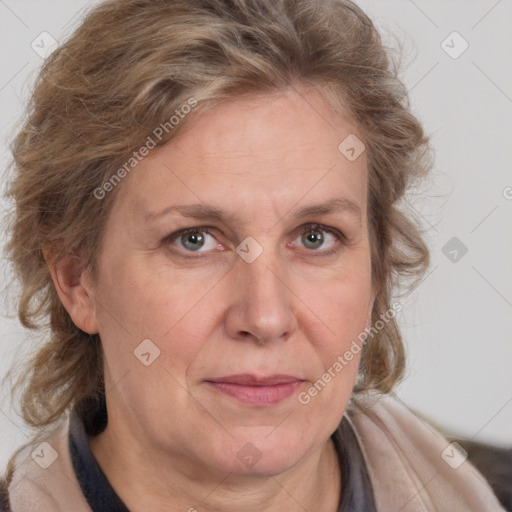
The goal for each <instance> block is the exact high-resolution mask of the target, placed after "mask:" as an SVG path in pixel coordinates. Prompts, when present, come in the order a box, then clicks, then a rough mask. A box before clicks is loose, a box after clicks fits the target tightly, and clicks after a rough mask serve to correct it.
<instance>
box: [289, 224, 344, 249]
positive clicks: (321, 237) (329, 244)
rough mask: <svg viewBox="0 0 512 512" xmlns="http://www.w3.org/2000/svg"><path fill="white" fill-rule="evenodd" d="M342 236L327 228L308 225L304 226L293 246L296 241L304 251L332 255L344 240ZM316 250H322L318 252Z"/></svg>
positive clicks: (295, 243) (338, 232)
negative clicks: (308, 250) (309, 250)
mask: <svg viewBox="0 0 512 512" xmlns="http://www.w3.org/2000/svg"><path fill="white" fill-rule="evenodd" d="M344 238H345V237H344V235H343V233H341V232H340V231H338V230H336V229H334V228H328V227H326V226H321V225H319V224H308V225H307V226H305V227H304V228H303V230H302V232H301V234H300V235H299V236H298V237H297V238H296V239H295V240H294V241H293V245H294V246H296V245H297V240H299V243H300V244H302V245H303V246H304V247H305V248H306V249H311V250H313V251H315V252H320V253H321V254H322V255H324V254H332V253H333V252H336V251H337V250H338V249H339V246H340V245H341V244H340V242H342V241H343V240H344ZM318 249H323V250H322V251H318Z"/></svg>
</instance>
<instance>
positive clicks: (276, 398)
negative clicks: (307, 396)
mask: <svg viewBox="0 0 512 512" xmlns="http://www.w3.org/2000/svg"><path fill="white" fill-rule="evenodd" d="M206 383H207V384H208V385H209V386H210V388H212V389H213V390H215V391H217V392H219V393H221V394H223V395H226V396H229V397H231V398H234V399H236V400H238V401H239V402H242V403H244V404H248V405H256V406H269V405H274V404H277V403H279V402H281V401H283V400H285V399H286V398H289V397H290V396H291V395H293V394H294V392H295V391H296V390H297V389H298V388H299V387H301V386H302V384H303V383H304V380H303V379H300V378H298V377H294V376H291V375H271V376H268V377H259V376H256V375H250V374H243V375H229V376H227V377H220V378H218V379H211V380H207V381H206Z"/></svg>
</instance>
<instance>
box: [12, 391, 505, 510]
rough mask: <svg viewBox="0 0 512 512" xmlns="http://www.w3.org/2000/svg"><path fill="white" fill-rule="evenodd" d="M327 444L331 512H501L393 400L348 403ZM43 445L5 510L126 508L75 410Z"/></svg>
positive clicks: (483, 487) (26, 458)
mask: <svg viewBox="0 0 512 512" xmlns="http://www.w3.org/2000/svg"><path fill="white" fill-rule="evenodd" d="M331 438H332V440H333V442H334V445H335V447H336V450H337V453H338V457H339V460H340V467H341V471H342V482H343V485H342V499H341V503H340V506H339V508H338V512H359V511H361V512H374V511H375V512H397V511H401V512H427V511H428V512H430V511H449V512H458V511H460V512H462V511H464V512H471V511H475V512H477V511H478V512H483V511H486V512H487V511H488V512H492V511H503V510H504V509H503V508H502V507H501V506H500V505H499V503H498V501H497V499H496V498H495V497H494V495H493V493H492V491H491V489H490V487H489V486H488V485H487V483H486V482H485V480H484V478H483V477H482V476H481V475H480V473H478V472H477V470H476V469H475V468H474V467H473V466H472V465H471V464H469V462H467V461H464V462H461V460H462V459H461V458H460V456H459V455H457V454H456V453H455V452H453V448H450V447H448V442H447V441H446V440H445V439H444V438H443V437H442V436H441V435H440V434H439V433H438V432H436V431H434V430H432V429H431V428H430V427H429V426H427V425H425V424H424V423H423V422H422V421H421V420H419V419H418V418H417V417H416V416H415V415H414V414H413V413H412V412H410V411H409V410H408V409H407V408H406V407H404V406H403V405H402V404H401V403H400V402H399V401H398V400H396V399H395V398H393V397H392V396H388V395H378V394H376V393H370V394H367V395H365V396H359V397H357V398H354V399H353V400H352V401H351V403H350V405H349V407H348V408H347V410H346V412H345V415H344V417H343V420H342V421H341V423H340V425H339V426H338V428H337V429H336V431H335V432H334V433H333V435H332V436H331ZM39 442H41V440H39ZM46 442H47V443H48V444H49V445H50V446H51V447H53V449H55V450H56V452H57V454H58V457H57V459H56V460H55V461H54V462H53V463H52V464H51V465H50V466H49V467H48V468H47V469H43V468H41V467H40V466H39V465H38V464H37V463H36V462H35V459H33V458H32V457H31V454H33V453H38V449H39V448H37V449H36V450H35V448H36V447H39V446H40V445H39V444H34V445H31V446H29V447H27V448H26V449H24V450H23V451H22V452H21V453H20V454H19V456H18V457H17V459H16V462H15V471H14V475H13V478H12V479H11V482H10V484H9V494H10V504H11V511H12V512H50V511H51V512H64V511H66V512H68V511H70V510H72V511H73V512H98V511H99V512H103V511H104V510H105V511H108V512H125V511H126V510H128V509H127V508H126V506H125V505H124V504H123V503H122V501H121V500H120V499H119V497H118V496H117V495H116V494H115V492H114V490H113V489H112V487H111V486H110V484H109V483H108V480H107V479H106V477H105V475H104V474H103V473H102V471H101V469H100V467H99V465H98V464H97V463H96V461H95V459H94V457H93V455H92V452H91V451H90V449H89V446H88V439H87V434H86V430H85V426H84V424H83V422H82V420H81V418H80V417H79V416H78V414H77V413H76V411H73V413H72V414H71V417H70V419H69V420H65V421H64V422H63V423H62V424H61V425H59V426H58V428H56V429H55V430H54V431H53V432H52V433H49V434H48V435H47V437H46ZM447 447H448V452H446V450H445V449H446V448H447ZM46 449H47V448H46ZM34 450H35V452H34ZM442 453H445V454H446V453H448V455H449V456H451V458H452V460H450V458H449V457H448V458H447V457H446V455H445V458H444V459H443V458H442V456H441V454H442ZM452 453H453V454H452ZM445 460H448V461H449V462H450V463H451V464H452V466H454V467H452V466H450V465H449V464H448V463H447V462H445ZM459 462H461V464H460V465H459V466H458V467H456V468H455V465H457V464H458V463H459ZM455 463H457V464H455Z"/></svg>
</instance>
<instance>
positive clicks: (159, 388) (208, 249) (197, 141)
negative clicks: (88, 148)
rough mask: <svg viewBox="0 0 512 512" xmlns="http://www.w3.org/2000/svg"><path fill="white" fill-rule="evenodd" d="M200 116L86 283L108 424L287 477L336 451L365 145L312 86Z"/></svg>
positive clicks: (346, 387)
mask: <svg viewBox="0 0 512 512" xmlns="http://www.w3.org/2000/svg"><path fill="white" fill-rule="evenodd" d="M192 115H194V113H192V114H190V116H191V119H190V120H187V121H191V122H190V124H189V125H188V126H187V127H186V130H185V131H183V132H182V133H180V135H179V137H177V138H175V139H174V140H173V141H171V142H170V143H167V144H166V145H164V146H162V147H160V148H157V149H155V150H153V151H151V152H150V154H149V155H148V156H147V157H146V158H145V159H144V160H142V161H141V162H140V163H139V164H138V165H137V167H136V168H135V169H134V170H133V171H132V172H131V174H130V175H129V176H127V177H126V178H125V179H124V181H123V182H122V183H121V184H120V185H118V187H120V189H119V191H118V192H119V194H118V196H117V197H116V200H115V203H114V206H113V210H112V212H111V215H110V217H109V220H108V223H107V226H106V231H105V234H104V238H103V246H102V251H101V253H100V255H99V267H98V268H99V274H98V276H99V278H98V280H97V283H96V285H95V287H91V288H90V292H91V296H93V297H94V302H93V306H92V309H91V316H92V318H94V325H95V326H96V329H97V331H98V332H99V333H100V336H101V340H102V344H103V348H104V353H105V377H106V390H107V407H108V411H109V427H108V428H111V429H113V430H114V431H115V432H117V433H118V434H120V435H122V438H123V439H131V440H132V441H133V447H135V446H136V447H137V448H133V449H136V450H140V453H141V454H142V453H146V454H147V453H151V454H156V455H155V457H162V458H164V457H165V458H166V460H169V457H172V460H174V461H176V463H177V464H179V466H180V468H182V469H183V471H187V470H190V471H191V472H192V471H197V468H198V467H201V465H203V467H208V468H209V469H210V470H212V469H214V470H218V471H223V472H235V473H244V472H245V473H252V474H256V473H258V474H267V473H270V474H279V473H281V472H284V471H286V470H287V469H289V468H291V467H293V466H294V465H296V464H298V463H300V462H301V461H303V460H305V458H306V457H308V455H311V454H312V453H313V452H314V451H315V450H318V449H319V448H320V447H321V446H323V445H324V444H325V442H326V441H327V440H328V438H329V436H330V435H331V434H332V432H333V431H334V430H335V429H336V426H337V425H338V423H339V422H340V420H341V417H342V414H343V412H344V410H345V407H346V405H347V402H348V400H349V397H350V395H351V392H352V388H353V385H354V381H355V377H356V373H357V370H358V365H359V355H360V354H359V351H358V350H357V349H356V345H355V344H354V343H353V342H354V340H356V339H357V335H358V334H359V333H360V332H361V331H362V330H363V329H364V328H365V327H366V326H367V322H368V319H369V316H370V313H371V308H372V304H373V300H372V299H373V295H372V287H371V275H370V247H369V241H368V233H367V217H366V204H367V196H366V194H367V192H366V191H367V169H366V156H365V154H364V153H362V154H361V155H360V156H359V157H358V158H357V159H355V160H354V159H353V156H354V155H353V154H352V153H353V152H352V151H350V148H348V150H347V148H345V146H343V148H344V151H345V153H344V154H343V153H342V152H340V150H339V149H338V146H339V144H340V143H341V142H342V141H344V139H345V138H346V137H347V136H349V135H351V134H356V133H357V130H356V128H355V127H354V126H353V125H352V124H351V123H350V122H349V121H348V120H347V119H346V118H344V117H343V116H342V115H341V114H339V113H335V112H334V111H332V110H331V109H330V108H329V107H328V106H327V104H326V103H324V101H323V100H322V99H321V97H320V95H319V94H318V93H317V92H316V91H310V92H307V93H303V94H301V95H299V94H298V93H296V92H293V91H285V92H283V93H280V94H276V95H272V96H267V97H265V98H253V99H240V100H234V101H232V102H229V103H223V104H221V105H219V106H216V107H214V108H212V109H211V110H209V111H206V112H204V113H202V114H200V115H199V116H197V115H196V117H195V119H192ZM350 140H351V139H349V141H350ZM356 150H359V148H356ZM345 155H348V156H350V157H351V158H350V159H349V158H347V157H346V156H345ZM183 229H189V230H190V231H189V233H188V234H184V235H180V234H179V231H180V230H183ZM143 340H146V341H143ZM148 340H150V341H148ZM141 343H142V344H141ZM347 351H349V352H351V353H352V355H353V357H352V358H347V357H344V355H345V354H346V352H347ZM341 359H343V361H344V363H343V364H341V363H340V361H341ZM337 361H338V363H339V364H338V365H336V364H335V363H336V362H337ZM340 365H341V367H342V368H341V369H339V368H340ZM326 372H327V373H328V374H329V375H330V379H329V377H325V375H324V374H325V373H326ZM323 375H324V376H323ZM240 376H242V377H240ZM275 376H281V377H275ZM283 376H285V377H283ZM274 377H275V379H274ZM266 378H269V379H267V380H264V379H266ZM319 379H321V380H322V379H323V380H322V384H317V388H319V389H320V390H321V391H318V390H317V393H316V396H315V392H314V391H313V392H311V386H312V385H313V384H314V383H315V382H316V381H318V380H319ZM329 381H330V382H329ZM256 384H259V386H258V385H256ZM261 384H267V385H266V386H262V385H261ZM308 390H309V391H308ZM162 460H163V459H162Z"/></svg>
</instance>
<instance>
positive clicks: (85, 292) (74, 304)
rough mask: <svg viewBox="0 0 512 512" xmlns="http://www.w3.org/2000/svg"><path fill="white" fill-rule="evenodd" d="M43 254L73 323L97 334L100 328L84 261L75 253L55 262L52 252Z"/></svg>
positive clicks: (90, 332)
mask: <svg viewBox="0 0 512 512" xmlns="http://www.w3.org/2000/svg"><path fill="white" fill-rule="evenodd" d="M43 253H44V258H45V260H46V263H47V264H48V268H49V269H50V273H51V276H52V280H53V284H54V285H55V289H56V291H57V294H58V296H59V298H60V300H61V302H62V305H63V306H64V307H65V308H66V311H67V312H68V313H69V316H70V317H71V319H72V320H73V323H74V324H75V325H76V326H77V327H78V328H79V329H81V330H82V331H84V332H86V333H88V334H96V333H97V332H98V326H97V323H96V311H95V300H94V295H93V288H92V286H91V285H90V283H89V281H90V280H89V273H88V271H87V269H86V268H85V267H84V265H83V263H82V259H81V258H80V257H79V256H78V255H77V254H76V253H75V252H73V253H69V254H66V256H65V257H64V258H63V259H60V260H58V261H57V262H54V261H53V260H52V258H51V255H50V254H51V251H44V252H43Z"/></svg>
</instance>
